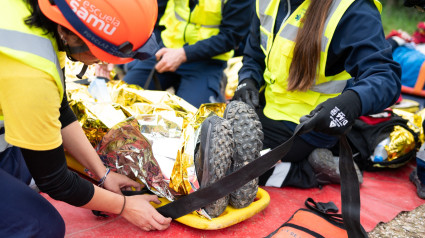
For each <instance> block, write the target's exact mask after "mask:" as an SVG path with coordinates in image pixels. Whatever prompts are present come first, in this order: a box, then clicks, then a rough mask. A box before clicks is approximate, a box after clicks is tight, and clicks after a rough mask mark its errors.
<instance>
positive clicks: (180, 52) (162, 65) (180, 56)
mask: <svg viewBox="0 0 425 238" xmlns="http://www.w3.org/2000/svg"><path fill="white" fill-rule="evenodd" d="M155 56H156V60H157V61H158V63H156V66H155V69H156V71H158V73H163V72H174V71H176V70H177V69H178V68H179V67H180V65H181V64H182V63H184V62H186V60H187V59H186V52H185V51H184V49H183V48H178V49H172V48H162V49H160V50H158V52H156V54H155Z"/></svg>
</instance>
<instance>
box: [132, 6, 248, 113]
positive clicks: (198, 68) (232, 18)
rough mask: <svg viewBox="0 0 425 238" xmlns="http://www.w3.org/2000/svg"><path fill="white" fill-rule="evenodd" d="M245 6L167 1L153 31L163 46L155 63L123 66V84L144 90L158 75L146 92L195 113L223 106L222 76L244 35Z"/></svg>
mask: <svg viewBox="0 0 425 238" xmlns="http://www.w3.org/2000/svg"><path fill="white" fill-rule="evenodd" d="M252 14H253V1H251V0H185V1H175V0H169V1H168V4H167V7H166V9H165V13H164V15H163V17H162V18H161V20H160V22H159V25H160V26H163V27H165V29H164V30H163V31H162V33H161V40H162V43H163V45H162V46H164V47H163V48H162V49H160V50H159V51H158V52H157V53H156V55H155V57H152V58H151V59H148V60H145V61H135V62H132V63H130V64H129V65H128V67H127V68H128V71H127V74H126V76H125V77H124V81H125V82H127V83H129V84H137V85H139V86H141V87H144V86H145V84H146V81H147V79H148V76H149V74H150V72H151V71H152V69H154V68H155V70H156V71H157V72H158V80H159V82H160V87H158V86H157V87H155V86H154V85H155V84H154V83H155V82H154V80H152V81H151V83H150V84H149V85H147V87H146V89H151V90H153V89H156V90H158V89H161V90H166V89H168V88H170V87H173V88H174V90H175V94H176V95H177V96H179V97H181V98H183V99H185V100H186V101H187V102H189V103H190V104H192V105H193V106H195V107H199V106H200V105H201V104H203V103H209V102H224V100H225V99H224V95H223V94H222V92H221V87H223V85H221V82H222V79H223V70H224V69H225V67H226V65H227V60H228V59H230V58H231V57H232V56H233V50H234V49H235V48H237V47H238V46H239V45H240V42H241V41H242V39H243V38H244V37H245V36H246V35H247V33H248V30H249V21H248V20H247V19H250V17H251V15H252Z"/></svg>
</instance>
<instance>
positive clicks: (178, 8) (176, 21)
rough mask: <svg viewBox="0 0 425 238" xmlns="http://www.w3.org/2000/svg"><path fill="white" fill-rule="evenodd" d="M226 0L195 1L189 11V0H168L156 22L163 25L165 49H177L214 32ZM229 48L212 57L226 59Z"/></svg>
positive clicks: (218, 24)
mask: <svg viewBox="0 0 425 238" xmlns="http://www.w3.org/2000/svg"><path fill="white" fill-rule="evenodd" d="M226 1H227V0H199V3H198V5H196V6H195V8H194V9H193V11H192V12H191V11H190V8H189V0H170V1H168V3H167V7H166V9H165V12H164V15H163V17H162V18H161V20H160V22H159V24H160V25H163V26H165V30H164V31H162V33H161V38H162V41H163V43H164V45H165V46H166V47H168V48H181V47H183V45H185V44H189V45H193V44H195V43H196V42H198V41H201V40H205V39H208V38H210V37H211V36H214V35H217V34H218V33H219V32H220V30H219V26H220V23H221V19H222V9H223V6H224V4H225V2H226ZM232 56H233V50H232V51H229V52H227V53H223V54H220V55H217V56H214V57H213V59H219V60H224V61H227V60H228V59H230V58H231V57H232Z"/></svg>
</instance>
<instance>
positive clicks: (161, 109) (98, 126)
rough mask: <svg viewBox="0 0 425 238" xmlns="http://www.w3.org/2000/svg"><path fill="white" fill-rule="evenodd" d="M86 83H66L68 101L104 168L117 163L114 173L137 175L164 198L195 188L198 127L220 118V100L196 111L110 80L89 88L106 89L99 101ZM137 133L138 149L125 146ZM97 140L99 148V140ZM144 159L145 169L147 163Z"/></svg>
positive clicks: (159, 94)
mask: <svg viewBox="0 0 425 238" xmlns="http://www.w3.org/2000/svg"><path fill="white" fill-rule="evenodd" d="M92 83H93V82H92ZM90 87H92V84H91V85H90V86H85V85H80V84H75V83H72V82H69V83H67V96H68V101H69V105H70V106H71V109H72V110H73V111H74V113H75V114H76V115H77V119H78V121H79V122H80V124H81V125H82V127H83V130H84V132H85V134H86V136H87V138H88V139H89V141H90V143H91V144H92V145H93V147H97V148H98V149H99V153H100V154H102V156H106V157H103V158H108V159H105V162H107V163H108V164H107V165H108V166H112V164H113V165H114V166H118V167H116V168H117V169H120V170H119V172H122V173H123V174H126V175H129V176H131V177H132V178H133V179H139V180H140V181H141V182H143V183H145V185H146V186H148V187H149V188H154V189H153V190H152V192H154V193H157V194H158V195H159V194H160V196H163V197H166V198H167V199H169V200H171V199H173V196H175V195H184V194H189V193H191V192H193V191H196V189H198V188H199V184H198V182H197V178H196V173H195V169H194V164H193V158H194V153H195V151H194V150H195V147H196V143H197V140H198V135H197V134H198V132H197V129H198V128H199V126H200V125H201V123H202V121H203V120H204V119H205V118H206V117H208V116H209V115H211V114H217V115H219V116H222V115H223V112H224V109H225V103H213V104H204V105H202V106H201V107H200V108H199V110H198V109H197V108H195V107H194V106H192V105H191V104H189V103H187V102H186V101H185V100H183V99H181V98H180V97H177V96H175V95H172V94H170V93H168V92H166V91H151V90H143V89H142V88H141V87H139V86H136V85H128V84H126V83H125V82H123V81H109V82H108V83H107V84H106V86H105V87H106V88H104V89H102V90H92V92H99V91H102V92H105V90H106V91H107V92H108V95H109V97H108V99H107V100H103V101H99V97H96V95H91V94H90V92H89V88H90ZM96 98H97V99H96ZM129 118H133V119H132V122H131V123H130V124H128V121H126V120H128V119H129ZM124 121H126V123H127V124H126V123H123V122H124ZM136 122H137V123H136ZM130 126H132V127H137V130H138V131H139V133H140V134H138V133H136V132H135V131H132V130H129V127H130ZM134 130H136V129H134ZM111 131H112V132H111ZM130 132H131V133H130ZM107 133H108V134H109V133H115V134H117V133H119V136H115V137H113V136H107V137H106V138H105V135H107ZM136 134H137V138H138V140H141V142H138V143H141V144H137V143H136V144H137V145H138V146H139V147H140V148H135V147H132V146H130V145H131V143H130V144H129V142H132V141H131V140H130V139H129V138H130V135H133V136H134V135H136ZM140 135H142V136H143V137H140ZM134 138H136V137H134ZM129 140H130V141H129ZM101 141H102V145H104V146H101V145H100V144H99V143H100V142H101ZM142 142H143V143H142ZM145 142H146V143H149V144H150V146H147V144H146V143H145ZM132 143H135V142H134V141H133V142H132ZM105 144H107V146H106V147H105ZM164 145H165V146H164ZM123 146H124V147H129V148H133V149H134V150H132V151H131V152H130V151H127V153H128V154H125V153H124V152H123V151H119V148H121V147H123ZM148 151H150V152H148ZM117 153H120V156H117V155H116V154H117ZM138 153H140V154H138ZM108 154H109V157H108ZM112 154H115V157H113V156H112ZM124 155H126V156H127V157H123V156H124ZM130 155H131V156H130ZM129 156H130V157H132V158H130V157H129ZM144 156H147V158H144ZM113 159H115V161H113ZM145 163H147V164H149V166H150V167H146V166H148V165H145ZM130 164H132V165H131V166H130ZM135 165H137V166H135ZM163 165H164V166H163ZM155 166H157V169H158V171H155V169H154V167H155ZM152 171H155V172H152ZM89 175H90V173H89ZM163 181H165V183H164V182H163ZM169 188H171V189H169Z"/></svg>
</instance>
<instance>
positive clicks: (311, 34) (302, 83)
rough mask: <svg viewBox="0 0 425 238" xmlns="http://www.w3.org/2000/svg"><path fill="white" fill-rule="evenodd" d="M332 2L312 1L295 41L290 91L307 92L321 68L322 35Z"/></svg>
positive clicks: (326, 0) (289, 78)
mask: <svg viewBox="0 0 425 238" xmlns="http://www.w3.org/2000/svg"><path fill="white" fill-rule="evenodd" d="M331 5H332V0H311V3H310V6H309V7H308V9H307V11H306V13H305V17H304V26H303V27H302V28H300V30H299V31H298V34H297V38H296V40H295V42H296V44H295V48H294V54H293V55H294V57H293V59H292V63H291V66H290V68H289V77H288V90H289V91H294V90H299V91H307V90H308V89H309V88H310V87H311V86H312V84H313V82H314V79H315V78H316V76H317V74H318V73H317V70H318V69H319V66H320V52H321V43H322V40H321V39H322V37H321V36H322V33H323V29H324V25H325V20H326V17H327V15H328V12H329V8H330V7H331Z"/></svg>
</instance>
